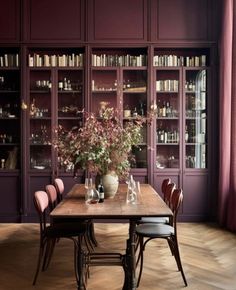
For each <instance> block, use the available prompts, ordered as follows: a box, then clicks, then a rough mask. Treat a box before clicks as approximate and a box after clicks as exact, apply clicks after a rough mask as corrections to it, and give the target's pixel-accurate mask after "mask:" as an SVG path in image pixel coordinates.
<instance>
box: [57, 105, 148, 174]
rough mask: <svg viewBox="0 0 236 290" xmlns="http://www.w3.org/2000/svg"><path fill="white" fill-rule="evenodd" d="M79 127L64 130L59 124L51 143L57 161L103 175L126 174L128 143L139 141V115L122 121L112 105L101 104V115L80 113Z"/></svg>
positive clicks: (129, 153)
mask: <svg viewBox="0 0 236 290" xmlns="http://www.w3.org/2000/svg"><path fill="white" fill-rule="evenodd" d="M84 117H85V121H84V125H83V127H81V128H78V127H74V128H72V129H71V130H70V131H66V130H65V129H64V128H62V127H61V126H59V128H58V132H57V135H58V138H57V140H56V142H55V145H56V147H57V150H58V154H59V157H60V160H61V163H62V164H63V165H64V166H70V165H71V164H73V165H74V168H75V169H79V168H80V169H84V170H85V169H86V170H88V172H90V173H94V174H99V175H105V174H107V173H108V172H110V171H113V172H115V173H116V174H117V175H118V176H119V177H120V178H122V177H123V178H124V177H126V176H127V175H128V174H129V170H130V161H131V159H130V158H131V156H132V154H131V152H132V146H138V144H139V143H140V142H141V139H142V136H141V128H142V125H143V122H144V119H143V118H142V117H137V118H135V120H130V121H126V122H125V123H124V125H123V124H122V123H121V121H120V120H119V118H118V115H117V112H116V111H115V110H114V109H113V108H109V107H107V108H105V109H104V111H103V112H102V115H101V116H100V117H101V118H97V117H96V116H95V115H94V114H93V113H84Z"/></svg>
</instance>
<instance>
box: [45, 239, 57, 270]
mask: <svg viewBox="0 0 236 290" xmlns="http://www.w3.org/2000/svg"><path fill="white" fill-rule="evenodd" d="M56 241H57V240H56V239H49V241H48V246H47V249H46V253H45V255H44V263H43V268H42V270H43V271H45V270H47V268H48V267H49V264H50V262H51V260H52V256H53V252H54V249H55V244H56Z"/></svg>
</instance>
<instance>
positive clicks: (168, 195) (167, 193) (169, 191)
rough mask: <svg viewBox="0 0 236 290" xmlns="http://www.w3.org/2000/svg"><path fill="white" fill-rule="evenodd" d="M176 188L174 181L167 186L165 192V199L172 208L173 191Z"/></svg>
mask: <svg viewBox="0 0 236 290" xmlns="http://www.w3.org/2000/svg"><path fill="white" fill-rule="evenodd" d="M175 188H176V184H175V183H174V182H173V183H169V184H168V185H167V186H166V190H165V192H164V201H165V203H166V204H167V205H168V206H169V207H170V208H171V209H172V205H171V197H172V194H173V191H174V190H175Z"/></svg>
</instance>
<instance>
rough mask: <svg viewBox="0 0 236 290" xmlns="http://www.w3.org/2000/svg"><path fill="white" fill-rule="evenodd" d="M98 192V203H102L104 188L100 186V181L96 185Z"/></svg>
mask: <svg viewBox="0 0 236 290" xmlns="http://www.w3.org/2000/svg"><path fill="white" fill-rule="evenodd" d="M98 192H99V203H101V202H104V187H103V184H102V180H100V183H99V185H98Z"/></svg>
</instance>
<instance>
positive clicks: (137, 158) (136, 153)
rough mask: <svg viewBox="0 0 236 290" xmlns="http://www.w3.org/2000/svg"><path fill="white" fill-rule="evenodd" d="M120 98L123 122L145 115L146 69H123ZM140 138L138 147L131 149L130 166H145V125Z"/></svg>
mask: <svg viewBox="0 0 236 290" xmlns="http://www.w3.org/2000/svg"><path fill="white" fill-rule="evenodd" d="M122 71H123V74H122V79H123V80H122V85H121V92H122V100H123V124H124V126H125V123H126V122H130V121H132V120H133V121H134V122H135V119H136V118H137V117H138V116H143V117H145V116H146V115H147V70H146V68H143V69H140V68H139V69H123V70H122ZM141 134H142V140H141V143H140V144H139V145H138V147H134V148H133V149H132V155H133V156H132V160H131V166H132V167H133V168H147V125H146V124H144V125H143V127H142V129H141Z"/></svg>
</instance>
